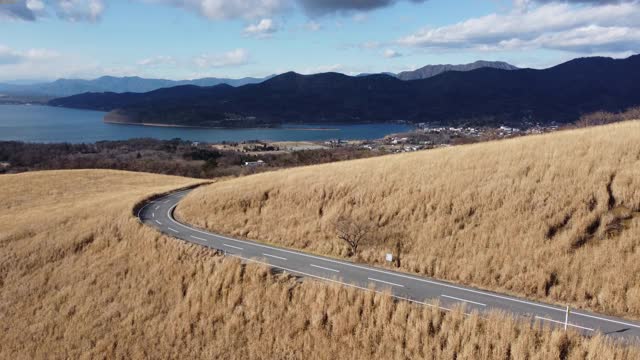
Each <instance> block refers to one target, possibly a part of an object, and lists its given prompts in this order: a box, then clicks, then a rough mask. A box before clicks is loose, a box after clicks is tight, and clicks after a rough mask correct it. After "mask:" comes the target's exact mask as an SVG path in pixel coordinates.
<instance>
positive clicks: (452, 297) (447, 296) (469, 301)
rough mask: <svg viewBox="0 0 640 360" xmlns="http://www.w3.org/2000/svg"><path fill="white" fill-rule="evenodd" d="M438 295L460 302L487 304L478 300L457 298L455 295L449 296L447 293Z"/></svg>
mask: <svg viewBox="0 0 640 360" xmlns="http://www.w3.org/2000/svg"><path fill="white" fill-rule="evenodd" d="M440 296H441V297H444V298H447V299H453V300H457V301H462V302H465V303H469V304H475V305H480V306H487V304H483V303H480V302H476V301H471V300H467V299H462V298H457V297H454V296H449V295H440Z"/></svg>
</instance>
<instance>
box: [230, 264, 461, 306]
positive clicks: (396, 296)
mask: <svg viewBox="0 0 640 360" xmlns="http://www.w3.org/2000/svg"><path fill="white" fill-rule="evenodd" d="M228 255H229V256H233V257H236V258H238V259H242V260H245V261H249V262H254V263H257V264H262V265H265V266H269V267H272V268H276V269H281V270H284V271H288V272H290V273H293V274H299V275H302V276H306V277H310V278H314V279H319V280H322V281H327V282H331V283H335V284H340V285H344V286H348V287H352V288H356V289H360V290H364V291H371V292H374V293H376V294H381V295H388V296H391V297H392V298H395V299H399V300H405V301H408V302H412V303H415V304H420V305H424V306H429V307H434V308H436V309H439V310H442V311H452V309H449V308H446V307H443V306H437V305H433V304H429V303H427V302H423V301H418V300H414V299H410V298H407V297H403V296H398V295H393V294H388V293H386V292H384V291H378V290H375V289H369V288H366V287H362V286H358V285H354V284H349V283H345V282H342V281H338V280H334V279H329V278H324V277H322V276H318V275H313V274H309V273H306V272H302V271H299V270H293V269H287V268H286V267H283V266H275V265H272V264H269V263H266V262H262V261H258V260H255V259H249V258H245V257H242V256H240V255H235V254H228ZM464 314H465V315H466V316H471V315H472V314H471V313H464Z"/></svg>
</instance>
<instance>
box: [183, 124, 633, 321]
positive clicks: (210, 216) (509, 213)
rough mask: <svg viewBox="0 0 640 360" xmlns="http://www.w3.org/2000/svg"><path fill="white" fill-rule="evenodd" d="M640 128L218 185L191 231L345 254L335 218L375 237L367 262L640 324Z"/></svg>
mask: <svg viewBox="0 0 640 360" xmlns="http://www.w3.org/2000/svg"><path fill="white" fill-rule="evenodd" d="M638 211H640V122H635V121H631V122H625V123H619V124H613V125H607V126H603V127H597V128H590V129H579V130H571V131H561V132H558V133H553V134H546V135H541V136H530V137H523V138H518V139H512V140H505V141H499V142H491V143H482V144H474V145H466V146H460V147H454V148H446V149H438V150H431V151H425V152H419V153H413V154H402V155H394V156H386V157H380V158H375V159H366V160H356V161H349V162H343V163H334V164H327V165H319V166H311V167H304V168H297V169H292V170H286V171H279V172H274V173H267V174H260V175H255V176H250V177H245V178H240V179H236V180H231V181H225V182H219V183H216V184H213V185H211V186H208V187H204V188H201V189H198V190H196V191H194V192H193V193H192V194H190V196H189V197H188V198H187V199H185V201H183V203H181V204H180V205H179V206H178V215H179V217H181V218H182V219H183V220H184V221H187V222H189V223H192V224H195V225H198V226H201V227H204V228H208V229H211V230H213V231H216V232H220V233H225V234H230V235H234V236H241V237H247V238H251V239H257V240H260V241H264V242H269V243H274V244H278V245H281V246H288V247H294V248H299V249H304V250H306V251H310V252H314V253H319V254H326V255H330V256H342V257H345V256H346V255H347V254H348V251H349V249H348V247H347V246H346V245H345V243H344V242H342V241H341V240H339V239H338V238H337V237H336V236H335V234H336V232H335V229H334V224H335V220H336V219H337V218H338V217H340V216H349V217H351V218H353V219H356V220H358V221H360V222H366V223H369V224H370V225H371V227H372V230H371V231H370V232H369V233H368V238H367V239H366V241H365V242H364V243H363V244H361V245H360V246H359V250H358V251H359V252H360V254H359V259H360V260H361V261H366V262H369V263H372V264H377V265H381V266H384V265H385V263H384V254H385V253H388V252H392V251H393V250H394V249H396V248H398V243H399V242H401V245H402V246H400V247H399V248H401V249H402V254H401V255H402V262H401V269H402V270H404V271H407V272H412V273H417V274H422V275H426V276H432V277H437V278H441V279H447V280H450V281H454V282H458V283H463V284H469V285H474V286H478V287H482V288H486V289H491V290H497V291H502V292H508V293H512V294H516V295H520V296H527V297H533V298H537V299H542V300H545V301H550V302H558V303H563V304H564V303H570V304H572V305H573V306H577V307H581V308H587V309H591V310H595V311H598V312H604V313H608V314H617V315H624V316H631V317H635V318H640V261H638V258H639V256H640V246H639V245H640V237H639V236H638V235H639V234H640V216H639V215H638Z"/></svg>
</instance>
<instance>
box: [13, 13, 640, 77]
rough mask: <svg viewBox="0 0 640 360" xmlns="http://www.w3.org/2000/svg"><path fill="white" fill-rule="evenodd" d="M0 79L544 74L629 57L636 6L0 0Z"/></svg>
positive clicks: (637, 45) (637, 30)
mask: <svg viewBox="0 0 640 360" xmlns="http://www.w3.org/2000/svg"><path fill="white" fill-rule="evenodd" d="M0 34H2V35H1V36H0V81H8V80H23V79H38V80H41V79H42V80H44V79H55V78H60V77H67V78H69V77H71V78H95V77H98V76H101V75H115V76H130V75H138V76H144V77H156V78H170V79H185V78H197V77H205V76H216V77H233V78H237V77H244V76H265V75H269V74H273V73H281V72H285V71H289V70H293V71H297V72H301V73H315V72H323V71H338V72H343V73H347V74H356V73H361V72H382V71H391V72H399V71H403V70H409V69H415V68H418V67H420V66H423V65H427V64H439V63H467V62H472V61H475V60H479V59H483V60H503V61H507V62H510V63H512V64H514V65H517V66H522V67H535V68H541V67H547V66H551V65H555V64H557V63H560V62H563V61H566V60H568V59H571V58H574V57H579V56H593V55H605V56H613V57H626V56H629V55H631V54H634V53H637V52H638V51H640V1H638V0H628V1H626V0H620V1H616V0H601V1H598V0H577V1H549V0H502V1H500V0H455V1H451V0H449V1H444V0H245V1H229V0H113V1H107V0H0Z"/></svg>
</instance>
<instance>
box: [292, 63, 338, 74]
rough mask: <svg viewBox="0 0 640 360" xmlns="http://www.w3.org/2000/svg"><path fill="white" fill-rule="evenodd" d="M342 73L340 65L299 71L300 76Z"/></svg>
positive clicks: (321, 66)
mask: <svg viewBox="0 0 640 360" xmlns="http://www.w3.org/2000/svg"><path fill="white" fill-rule="evenodd" d="M342 71H344V66H343V65H342V64H332V65H320V66H314V67H308V68H306V69H303V70H302V71H300V72H301V73H302V74H319V73H326V72H342Z"/></svg>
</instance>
